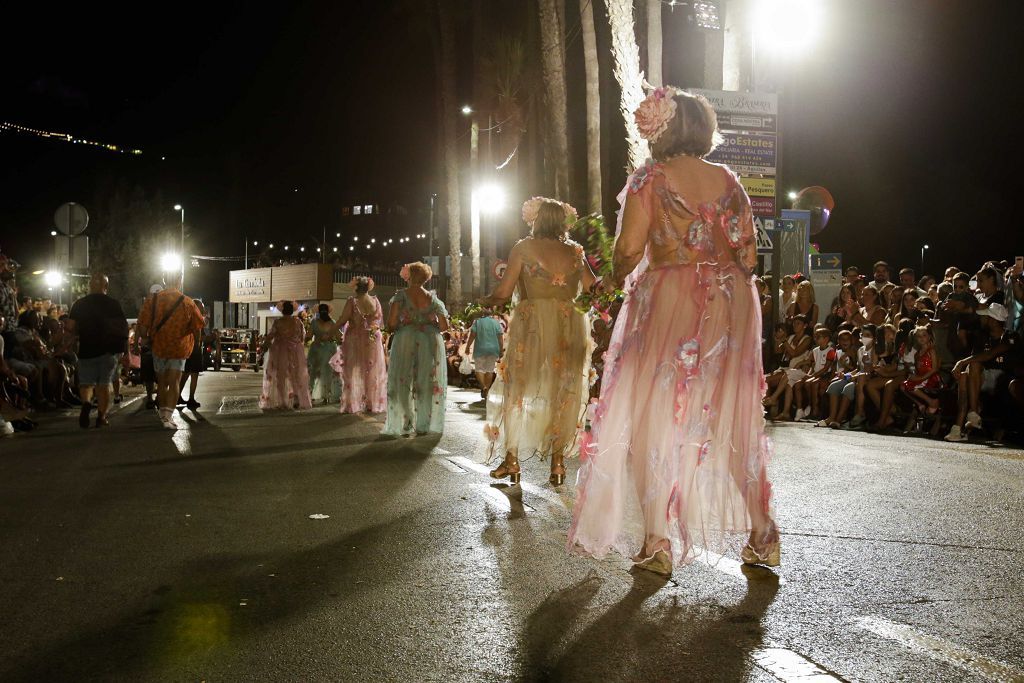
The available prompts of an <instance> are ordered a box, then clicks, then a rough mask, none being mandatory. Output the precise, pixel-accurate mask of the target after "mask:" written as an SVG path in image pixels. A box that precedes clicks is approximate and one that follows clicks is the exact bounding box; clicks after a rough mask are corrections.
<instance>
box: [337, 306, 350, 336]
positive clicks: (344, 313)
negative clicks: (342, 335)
mask: <svg viewBox="0 0 1024 683" xmlns="http://www.w3.org/2000/svg"><path fill="white" fill-rule="evenodd" d="M351 319H352V299H351V298H350V299H349V300H348V301H346V302H345V308H343V309H341V315H340V316H338V323H337V325H336V327H337V328H338V329H339V330H340V329H341V328H342V327H344V326H345V323H347V322H348V321H349V320H351Z"/></svg>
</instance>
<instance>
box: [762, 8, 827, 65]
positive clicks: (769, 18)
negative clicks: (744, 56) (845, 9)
mask: <svg viewBox="0 0 1024 683" xmlns="http://www.w3.org/2000/svg"><path fill="white" fill-rule="evenodd" d="M750 16H751V20H752V21H753V25H752V28H753V31H754V33H755V34H757V44H756V49H757V51H758V52H760V51H761V50H766V51H776V52H777V53H778V54H779V55H780V56H782V57H789V56H793V55H796V54H799V53H801V52H804V51H805V50H807V49H808V48H809V47H810V46H811V45H812V44H814V43H815V42H816V41H817V40H818V37H819V33H820V31H821V27H822V2H821V0H757V2H756V3H755V5H754V8H753V11H752V12H751V15H750Z"/></svg>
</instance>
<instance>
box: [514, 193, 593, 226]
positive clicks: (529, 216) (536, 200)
mask: <svg viewBox="0 0 1024 683" xmlns="http://www.w3.org/2000/svg"><path fill="white" fill-rule="evenodd" d="M544 202H554V203H555V204H558V205H559V206H561V207H562V211H564V212H565V220H566V222H567V223H575V222H576V221H577V220H579V215H578V214H577V213H576V209H575V208H573V206H572V205H571V204H568V203H566V202H560V201H558V200H557V199H551V198H550V197H530V198H529V199H527V200H526V201H525V202H523V221H524V222H525V223H526V224H527V225H529V226H530V227H533V222H534V221H536V220H537V214H538V213H540V205H541V204H543V203H544Z"/></svg>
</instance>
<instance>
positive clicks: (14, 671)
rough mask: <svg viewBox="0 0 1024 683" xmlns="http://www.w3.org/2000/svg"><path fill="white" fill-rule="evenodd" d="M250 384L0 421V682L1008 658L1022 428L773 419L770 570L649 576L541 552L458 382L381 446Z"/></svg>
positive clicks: (525, 493) (880, 669)
mask: <svg viewBox="0 0 1024 683" xmlns="http://www.w3.org/2000/svg"><path fill="white" fill-rule="evenodd" d="M258 380H259V376H258V375H256V374H254V373H251V372H240V373H231V372H222V373H207V374H206V375H204V376H203V378H202V380H201V382H200V392H199V400H200V401H202V403H203V407H202V408H201V409H200V410H199V411H198V412H185V413H184V414H182V415H179V416H178V417H177V418H176V419H177V420H178V422H179V424H181V425H182V429H180V430H179V431H178V432H176V433H173V434H172V433H170V432H167V431H165V430H162V429H160V427H159V423H158V421H157V419H156V417H155V414H153V413H152V412H150V411H145V410H144V409H143V408H142V407H141V401H140V400H139V398H138V397H137V395H136V394H132V395H130V397H129V398H127V399H126V402H125V404H124V405H123V407H122V408H121V409H120V410H119V411H118V412H117V413H116V415H114V416H113V419H112V426H111V427H110V428H109V429H106V430H95V429H90V430H81V429H79V428H78V426H77V421H76V420H75V419H74V418H73V417H70V416H69V417H63V418H62V417H60V416H50V417H48V418H47V420H46V421H45V423H44V424H43V426H42V428H41V429H40V430H39V431H37V432H35V433H33V434H31V435H22V436H18V437H16V438H12V439H3V440H0V553H2V554H0V680H2V681H84V680H104V681H300V680H301V681H778V680H781V681H829V680H841V681H842V680H845V681H895V680H904V681H988V680H1011V681H1012V680H1024V616H1022V610H1021V606H1022V602H1024V595H1022V588H1024V581H1022V579H1021V573H1020V570H1019V567H1020V565H1021V563H1022V561H1024V554H1022V552H1021V529H1022V517H1024V513H1022V508H1024V495H1022V492H1024V486H1022V484H1024V452H1022V451H1018V450H1011V449H1005V448H1000V447H994V446H989V445H985V444H979V443H972V444H956V445H950V444H946V443H945V442H942V441H933V440H927V439H921V438H908V437H895V436H877V435H871V434H865V433H858V432H835V431H831V430H827V431H826V430H822V429H815V428H814V427H811V426H809V425H804V424H797V425H783V426H779V427H776V428H774V429H773V437H774V439H775V441H776V450H777V453H776V457H775V460H774V462H773V465H772V469H771V473H772V477H773V479H774V484H775V491H776V509H777V516H778V521H779V523H780V526H781V527H782V531H783V566H782V567H781V568H780V569H779V570H778V571H777V572H773V571H769V570H767V569H761V568H755V569H748V568H743V567H741V566H740V565H739V564H738V563H737V562H736V561H735V558H723V559H721V560H720V561H719V562H717V563H716V564H715V565H713V566H712V565H709V564H705V563H697V564H694V565H691V566H688V567H680V568H677V569H676V571H675V574H674V577H673V578H672V580H671V581H669V582H664V581H661V580H659V579H657V578H656V577H654V576H653V575H649V574H646V573H643V572H640V573H631V572H630V571H629V570H630V564H629V562H628V561H626V560H623V559H621V558H612V559H606V560H603V561H597V560H591V559H584V558H579V557H574V556H570V555H568V554H567V553H566V551H565V532H566V528H567V526H568V520H569V510H570V509H571V505H572V499H573V495H574V491H573V486H572V485H571V484H570V485H566V486H564V487H562V488H561V489H553V488H552V487H551V486H550V485H549V484H548V483H547V476H546V464H545V463H540V462H533V463H527V464H525V467H524V473H523V481H524V484H523V486H522V487H521V488H516V489H509V488H506V487H502V486H493V485H492V480H490V479H489V478H488V476H487V473H486V468H485V467H484V466H482V465H481V464H479V461H480V460H481V459H482V454H483V450H484V437H483V432H482V408H481V405H480V404H479V403H476V404H474V401H477V400H478V395H476V396H474V394H472V393H470V392H461V391H452V392H451V393H450V394H449V416H448V421H447V425H446V431H445V434H444V436H443V437H440V438H436V437H425V438H419V439H414V440H396V441H385V440H381V439H380V438H379V437H378V432H379V430H380V427H381V419H380V418H367V417H362V416H341V415H338V414H337V412H336V411H335V410H334V409H333V408H328V407H319V408H316V409H315V410H313V411H310V412H308V413H304V414H273V415H263V414H261V413H260V412H259V411H258V410H257V408H256V396H257V394H258ZM573 469H574V464H573V467H572V468H571V471H570V481H571V480H572V478H573V477H572V475H573V471H572V470H573ZM311 515H319V516H323V515H326V518H311V517H310V516H311Z"/></svg>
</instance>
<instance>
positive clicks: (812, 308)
mask: <svg viewBox="0 0 1024 683" xmlns="http://www.w3.org/2000/svg"><path fill="white" fill-rule="evenodd" d="M798 315H800V316H803V318H804V321H805V322H806V323H807V329H814V328H815V327H817V325H818V304H816V303H815V302H814V285H813V284H811V282H810V280H804V281H803V282H801V283H800V284H799V285H797V288H796V298H795V299H794V300H793V303H791V304H790V305H789V307H788V308H786V321H787V322H790V323H791V322H792V320H793V318H794V317H796V316H798Z"/></svg>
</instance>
